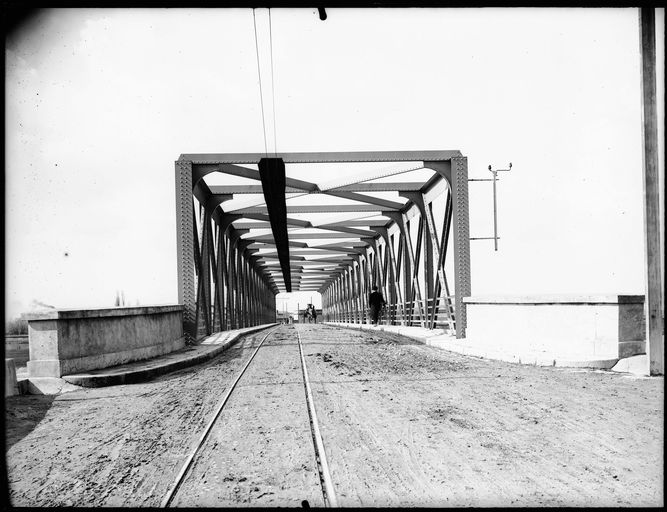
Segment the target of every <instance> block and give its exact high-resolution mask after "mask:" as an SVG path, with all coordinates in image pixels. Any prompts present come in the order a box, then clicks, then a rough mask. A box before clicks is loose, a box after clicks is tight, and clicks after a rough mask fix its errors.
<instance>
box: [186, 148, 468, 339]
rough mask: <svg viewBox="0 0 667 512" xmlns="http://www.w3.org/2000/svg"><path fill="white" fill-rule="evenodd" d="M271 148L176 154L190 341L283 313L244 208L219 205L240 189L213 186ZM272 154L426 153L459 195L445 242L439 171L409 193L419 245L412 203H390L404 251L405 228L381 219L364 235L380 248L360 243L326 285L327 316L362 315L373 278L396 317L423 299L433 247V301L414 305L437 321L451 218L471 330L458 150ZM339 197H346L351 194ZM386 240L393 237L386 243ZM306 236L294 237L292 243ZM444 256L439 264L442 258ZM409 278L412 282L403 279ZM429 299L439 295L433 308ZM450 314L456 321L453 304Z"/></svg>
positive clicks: (379, 158) (293, 159)
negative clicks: (210, 179)
mask: <svg viewBox="0 0 667 512" xmlns="http://www.w3.org/2000/svg"><path fill="white" fill-rule="evenodd" d="M266 156H267V155H265V154H263V153H226V154H212V153H204V154H182V155H180V157H179V159H178V160H177V161H176V162H175V172H176V187H175V191H176V229H177V246H178V247H177V255H178V256H177V267H178V301H179V304H182V305H183V307H184V314H183V318H184V332H185V333H186V336H187V337H188V341H189V342H190V343H191V342H193V341H196V340H198V339H200V338H202V337H203V336H204V335H207V334H211V333H212V332H216V331H220V330H226V329H234V328H241V327H248V326H253V325H259V324H262V323H267V322H273V321H275V295H276V294H277V293H278V287H277V285H276V283H275V281H274V280H272V279H271V277H270V276H269V275H268V274H267V273H266V272H265V270H264V269H265V268H266V267H263V266H262V265H261V264H260V263H259V260H260V258H259V257H258V256H257V255H256V254H255V253H256V252H257V249H255V248H253V247H252V246H253V244H252V243H251V241H248V240H244V239H242V238H241V235H243V234H244V232H247V230H242V229H238V228H235V227H233V226H232V223H233V222H234V221H235V220H238V219H239V218H240V215H239V214H234V213H225V212H223V211H222V209H221V208H218V206H220V205H221V203H223V202H224V201H225V200H228V199H231V198H232V194H231V193H230V194H225V193H222V194H221V193H213V191H211V189H210V188H209V187H208V186H207V184H206V183H205V181H204V180H203V178H204V176H206V175H207V174H209V173H211V172H216V171H220V172H224V171H225V170H228V169H231V167H234V166H240V165H243V164H255V165H258V164H259V162H260V160H261V159H262V158H265V157H266ZM272 156H274V157H275V158H281V159H282V160H283V162H284V163H285V164H299V163H301V164H307V163H359V162H408V161H421V162H423V166H424V168H427V169H430V170H432V171H434V172H435V177H437V178H441V179H443V180H444V181H446V183H447V185H448V187H449V196H448V203H447V207H446V213H445V218H446V220H445V224H444V226H443V233H442V238H441V242H440V243H438V240H437V233H436V229H435V227H434V224H433V222H434V221H433V215H432V212H431V208H430V207H431V205H430V204H428V201H425V194H424V192H426V191H427V189H429V188H431V187H432V186H433V185H434V184H435V182H434V180H433V179H431V180H429V183H427V184H425V185H424V188H422V189H421V190H420V191H419V192H422V193H418V192H417V191H415V190H401V191H399V194H400V195H401V196H403V197H404V198H406V199H408V204H409V205H410V206H412V205H414V206H416V207H417V209H418V210H419V226H418V230H417V233H418V235H417V247H416V248H413V247H412V240H411V236H410V227H409V222H410V221H409V220H408V219H406V216H405V212H406V210H407V208H406V209H404V210H403V211H386V212H385V211H383V212H382V213H383V215H385V216H387V217H389V218H390V219H391V221H392V222H394V223H395V225H396V226H398V250H395V247H394V242H395V239H394V237H395V236H396V235H395V234H394V235H389V233H388V231H387V226H375V227H372V228H371V229H372V231H373V232H374V233H376V236H373V237H367V238H362V240H363V241H364V242H365V244H366V248H369V249H370V254H369V253H368V251H364V250H359V249H357V250H354V249H353V250H351V251H350V253H348V256H351V259H350V260H349V264H348V266H347V267H343V268H341V269H339V270H338V271H337V272H335V273H333V274H332V276H331V278H330V279H328V280H327V281H325V282H324V284H322V285H321V286H320V288H319V290H318V291H319V292H320V293H322V300H323V309H324V310H325V311H326V313H325V317H327V316H329V317H331V318H334V319H335V318H342V317H343V316H344V317H347V318H349V319H353V320H354V321H356V322H362V321H363V319H364V315H363V312H362V311H363V310H364V307H365V306H366V304H365V302H366V299H367V298H366V295H367V294H368V291H369V290H370V286H371V285H372V284H375V283H377V284H378V285H380V287H381V288H382V290H383V291H384V293H385V297H387V298H388V299H389V301H390V302H393V303H395V304H397V306H396V307H397V309H396V310H395V311H393V313H392V315H393V316H396V315H397V313H398V307H399V306H398V304H402V307H403V308H406V304H407V303H408V302H409V301H408V299H413V298H414V297H415V296H416V297H417V298H418V299H421V290H420V289H419V285H418V282H417V281H416V273H417V272H418V269H419V266H420V265H419V261H415V257H416V258H419V255H420V254H422V253H423V254H424V263H423V264H422V267H423V270H424V280H425V281H424V282H425V286H426V289H425V290H424V300H423V301H422V300H417V301H410V304H411V305H410V306H408V308H414V307H415V304H416V305H417V307H418V308H420V310H419V319H420V323H421V325H422V326H426V327H433V326H434V325H435V316H436V309H437V307H436V303H437V300H438V297H439V296H440V295H443V296H444V297H445V299H446V301H448V300H449V298H448V297H447V294H448V291H447V292H445V290H446V289H447V282H446V277H445V275H444V258H445V253H446V250H447V240H448V233H449V229H450V222H451V224H452V228H453V229H452V231H453V243H454V248H453V249H454V280H455V289H456V294H455V297H454V299H455V310H454V311H455V312H456V337H457V338H462V337H465V327H466V313H465V303H464V302H463V298H464V297H467V296H470V291H471V282H470V281H471V279H470V277H471V276H470V241H469V240H470V238H469V213H468V162H467V157H465V156H463V155H462V154H461V153H460V152H459V151H456V150H454V151H389V152H326V153H278V154H275V155H272ZM241 169H243V168H241ZM236 189H237V190H238V187H237V188H236ZM233 190H234V187H230V191H233ZM216 192H217V191H216ZM343 194H344V193H343ZM338 195H340V197H345V196H344V195H341V193H339V194H338ZM193 197H194V198H196V199H197V201H198V203H199V207H198V209H199V211H196V207H195V204H194V201H193ZM448 216H449V218H447V217H448ZM283 222H284V221H283ZM349 229H350V228H348V230H349ZM422 235H423V236H422ZM422 240H423V246H424V249H423V250H422V249H421V245H422ZM381 241H383V242H384V244H383V249H384V250H382V251H381V250H380V242H381ZM296 244H298V243H295V242H290V245H296ZM255 245H256V244H255ZM396 253H398V254H396ZM341 256H342V255H341ZM401 259H402V261H401ZM436 262H437V266H436V265H434V264H435V263H436ZM223 263H224V264H223ZM401 265H402V266H401ZM399 278H402V280H403V283H401V284H402V285H403V286H402V287H401V286H399V283H398V280H399ZM415 283H417V286H416V287H415ZM211 284H213V287H211ZM211 288H213V289H211ZM401 288H402V290H401ZM211 293H213V300H212V296H211ZM401 295H402V296H401ZM408 295H410V297H408ZM399 299H403V300H399ZM429 299H432V306H430V305H429V304H430V303H429ZM341 308H346V311H345V314H344V315H341V314H339V313H340V312H341ZM421 308H423V309H424V311H422V310H421ZM429 309H430V311H429ZM412 314H413V311H412V310H410V311H403V312H402V318H403V320H402V321H405V318H406V317H407V318H412ZM446 315H447V316H448V317H449V318H450V320H453V315H452V314H451V309H450V307H449V305H448V306H447V307H446Z"/></svg>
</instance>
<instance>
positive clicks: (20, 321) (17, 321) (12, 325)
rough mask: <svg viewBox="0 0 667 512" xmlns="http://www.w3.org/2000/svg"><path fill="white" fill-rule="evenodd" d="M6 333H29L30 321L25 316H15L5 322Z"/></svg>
mask: <svg viewBox="0 0 667 512" xmlns="http://www.w3.org/2000/svg"><path fill="white" fill-rule="evenodd" d="M5 334H14V335H16V334H28V321H27V320H26V319H24V318H13V319H12V320H7V322H6V323H5Z"/></svg>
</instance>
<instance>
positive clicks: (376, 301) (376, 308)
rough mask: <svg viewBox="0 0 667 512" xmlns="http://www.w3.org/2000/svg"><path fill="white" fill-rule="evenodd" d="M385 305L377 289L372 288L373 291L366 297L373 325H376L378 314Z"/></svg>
mask: <svg viewBox="0 0 667 512" xmlns="http://www.w3.org/2000/svg"><path fill="white" fill-rule="evenodd" d="M385 304H386V302H385V300H384V297H383V296H382V294H381V293H380V292H379V291H378V287H377V286H373V291H372V292H371V294H370V295H369V296H368V305H369V306H370V308H371V322H373V325H377V323H378V318H379V316H380V312H381V311H382V308H383V307H384V305H385Z"/></svg>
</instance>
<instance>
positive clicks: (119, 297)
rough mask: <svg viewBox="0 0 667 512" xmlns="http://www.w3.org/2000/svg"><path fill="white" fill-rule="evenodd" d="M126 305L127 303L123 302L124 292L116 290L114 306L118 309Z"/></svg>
mask: <svg viewBox="0 0 667 512" xmlns="http://www.w3.org/2000/svg"><path fill="white" fill-rule="evenodd" d="M126 305H127V303H126V302H125V292H124V291H123V290H121V291H120V292H119V291H118V290H116V302H115V303H114V306H116V307H117V308H120V307H124V306H126Z"/></svg>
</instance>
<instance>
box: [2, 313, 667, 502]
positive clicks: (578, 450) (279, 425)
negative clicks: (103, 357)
mask: <svg viewBox="0 0 667 512" xmlns="http://www.w3.org/2000/svg"><path fill="white" fill-rule="evenodd" d="M283 329H285V331H286V332H287V333H292V336H293V333H294V331H295V329H298V331H299V332H300V334H301V339H302V342H303V344H304V356H305V360H306V362H307V365H308V372H309V374H310V378H311V386H312V391H313V395H314V398H315V406H316V408H317V412H318V416H319V423H320V430H321V434H322V438H323V440H324V446H325V449H326V455H327V459H328V460H329V467H330V471H331V476H332V479H333V483H334V486H335V489H336V493H337V496H338V501H339V504H340V505H342V506H381V505H387V506H399V505H403V506H410V505H425V506H433V505H440V506H443V505H445V506H446V505H449V506H484V505H487V506H492V505H493V506H511V505H515V506H521V505H534V506H539V505H561V506H567V505H570V506H581V505H589V506H630V505H634V506H637V505H644V506H648V505H654V506H660V505H662V504H663V499H664V498H663V491H662V487H663V486H662V482H663V467H664V466H663V460H662V450H660V449H659V447H660V446H662V443H663V408H662V404H663V398H664V396H663V393H664V390H663V381H662V379H661V378H654V379H644V378H637V377H631V376H627V375H621V374H618V373H612V372H603V371H591V370H581V369H565V368H541V367H535V366H529V365H515V364H511V363H507V362H499V361H490V360H484V359H479V358H474V357H470V356H465V355H461V354H455V353H451V352H448V351H443V350H438V349H436V348H434V347H430V346H427V345H424V344H421V343H418V342H415V341H412V340H406V339H405V338H399V337H396V335H393V334H391V333H388V332H382V331H377V332H373V333H371V332H367V331H360V330H356V331H353V330H349V329H342V328H337V327H330V326H322V325H312V324H303V325H296V326H294V327H292V326H290V327H288V328H283ZM260 334H263V333H258V334H256V335H251V336H247V337H245V338H243V339H242V340H240V342H239V343H237V344H236V345H234V346H233V347H231V348H230V349H228V350H227V351H225V352H224V353H223V354H222V355H221V356H220V358H218V359H215V360H213V361H211V362H209V363H207V364H202V365H199V366H196V367H193V368H190V369H187V370H181V371H179V372H176V373H174V374H170V375H166V376H163V377H160V378H157V379H155V380H153V381H151V382H147V383H144V384H135V385H131V386H129V385H123V386H112V387H105V388H97V389H80V390H77V391H73V392H70V393H65V394H62V395H60V396H57V397H55V398H54V397H52V396H51V397H49V396H17V397H10V398H9V399H8V401H7V409H6V410H7V422H6V424H7V434H8V436H7V440H8V445H7V446H8V450H7V467H8V472H9V482H10V496H11V499H12V500H13V504H14V505H18V506H21V505H23V506H28V505H30V506H53V505H82V506H157V505H159V503H160V500H161V499H162V497H163V495H164V493H165V492H166V490H167V489H168V488H169V486H170V483H171V482H172V481H173V478H174V476H175V475H176V473H177V472H178V470H179V468H180V467H181V465H182V462H183V459H184V457H185V456H186V454H187V453H188V452H189V450H190V449H191V447H192V445H193V444H194V443H195V442H196V439H197V438H198V437H199V435H200V432H201V429H202V427H203V425H205V424H206V423H207V422H208V421H209V417H210V415H211V412H212V411H213V410H214V409H215V407H216V404H217V403H218V402H219V401H220V399H221V396H222V394H223V393H224V392H225V389H226V388H227V387H228V386H229V384H230V382H231V381H232V380H233V379H234V378H235V375H236V374H237V373H238V371H239V368H240V367H242V366H243V365H244V364H245V361H246V360H247V359H248V357H249V355H250V353H251V352H253V351H254V349H255V348H256V346H257V343H258V341H257V340H258V339H259V337H260ZM290 340H291V341H290ZM266 348H267V350H264V347H263V348H261V349H260V351H259V352H258V356H257V357H258V359H257V364H256V365H255V362H254V361H253V365H251V366H250V367H249V370H248V374H247V375H246V376H245V377H244V379H245V380H241V381H240V382H239V385H238V387H237V389H236V390H235V391H234V393H235V394H236V393H237V392H238V394H237V395H232V398H231V399H230V403H229V406H230V409H229V411H228V413H229V414H227V415H225V414H226V413H225V412H223V414H222V415H221V425H220V427H219V428H218V429H217V430H216V432H215V433H214V435H212V437H211V439H210V443H209V444H208V447H207V452H206V453H207V454H208V455H207V456H206V457H205V458H203V459H202V460H201V461H200V462H199V463H198V464H196V465H195V466H194V467H193V475H194V477H195V478H194V480H190V482H191V483H192V482H201V485H202V486H203V487H201V489H202V490H201V492H200V491H197V488H196V487H195V488H189V489H188V490H186V491H184V492H186V497H187V498H188V502H189V503H199V504H202V505H204V504H207V505H212V504H214V503H212V502H211V500H213V501H215V504H216V505H225V504H226V505H229V504H232V505H237V506H239V505H240V506H246V505H256V506H276V505H292V506H300V504H301V502H302V501H303V500H304V499H308V500H309V503H311V504H312V505H314V506H316V505H317V504H318V501H317V499H316V498H315V497H313V492H311V491H312V489H311V487H312V486H311V487H309V485H310V484H309V482H310V483H311V484H312V481H313V478H312V477H313V475H314V471H315V464H314V458H312V459H311V462H310V463H309V462H304V461H303V460H302V459H303V458H304V453H303V447H304V446H310V444H309V442H310V441H309V439H307V436H306V434H304V432H305V431H307V430H308V429H307V428H305V427H304V421H305V420H304V415H303V414H296V413H295V412H294V411H293V408H294V401H295V400H296V398H295V397H296V395H294V392H295V389H297V388H298V387H299V386H298V385H296V384H295V383H300V382H301V378H302V377H301V370H300V367H299V360H298V350H297V349H296V345H295V341H294V339H293V338H290V337H289V336H286V335H285V336H282V337H281V339H280V341H277V342H275V343H273V344H272V345H269V346H267V347H266ZM262 351H264V352H263V353H262ZM574 390H576V393H575V392H573V391H574ZM235 396H236V398H235ZM302 405H303V410H304V411H305V402H304V403H302ZM206 489H209V490H210V489H215V493H211V492H208V491H206ZM309 489H310V491H309ZM307 491H308V492H310V494H307ZM315 494H316V493H315Z"/></svg>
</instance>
